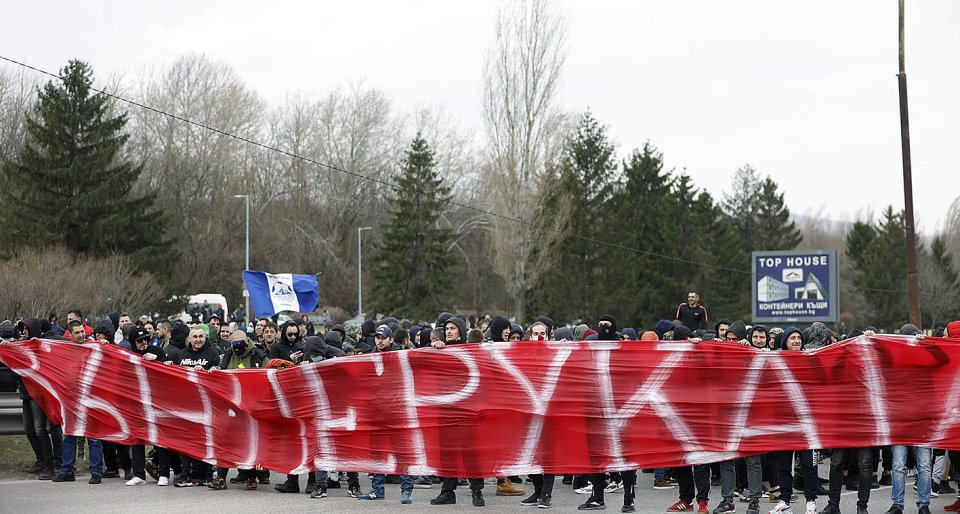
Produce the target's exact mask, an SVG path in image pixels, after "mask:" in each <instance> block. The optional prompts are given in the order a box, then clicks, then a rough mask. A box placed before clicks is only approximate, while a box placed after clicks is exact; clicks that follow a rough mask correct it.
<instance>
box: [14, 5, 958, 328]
mask: <svg viewBox="0 0 960 514" xmlns="http://www.w3.org/2000/svg"><path fill="white" fill-rule="evenodd" d="M566 45H567V42H566V20H565V19H564V18H563V16H562V15H561V14H559V13H558V12H556V11H555V10H553V8H552V7H551V6H550V5H549V4H548V3H546V2H544V1H538V0H533V1H527V2H515V3H511V4H507V5H505V6H504V8H503V10H502V12H501V13H500V16H499V17H498V21H497V26H496V39H495V41H494V44H493V46H492V48H491V50H490V53H489V55H488V56H487V59H486V63H485V66H484V88H483V105H482V107H483V114H484V126H483V129H484V130H483V132H482V134H473V133H471V132H469V131H467V130H464V129H462V128H461V127H459V126H458V125H457V123H456V122H455V121H453V120H451V119H450V117H449V116H447V115H446V114H445V113H444V111H443V109H442V108H440V107H428V108H420V109H418V110H415V111H413V112H405V111H403V110H401V109H399V108H397V107H395V106H394V105H393V104H392V102H391V100H390V98H389V96H388V94H387V92H384V91H380V90H377V89H371V88H366V87H364V86H363V85H362V84H353V85H350V86H349V87H343V88H338V89H335V90H333V91H330V92H327V93H326V94H324V95H323V96H320V97H312V96H307V95H305V94H295V95H291V96H289V97H288V98H287V100H286V101H285V102H284V103H283V105H281V106H278V107H271V106H268V105H267V103H266V102H265V101H263V100H262V98H261V97H260V96H259V95H258V94H257V93H256V92H255V91H253V90H251V89H250V88H249V87H247V86H246V85H245V84H244V83H243V81H242V80H241V79H240V78H239V77H238V76H237V74H236V72H235V71H234V70H233V69H231V68H230V67H229V66H227V65H226V64H223V63H220V62H217V61H215V60H212V59H210V58H207V57H205V56H202V55H188V56H184V57H181V58H179V59H177V60H176V61H175V62H174V63H173V64H171V65H169V66H167V67H165V68H163V69H160V70H155V71H149V70H148V71H145V72H142V73H141V74H140V75H138V76H136V77H134V78H132V79H115V80H112V81H109V80H108V81H107V82H106V83H98V82H97V81H96V80H95V79H94V72H93V69H92V67H91V65H90V64H89V63H86V62H84V61H82V60H72V61H70V62H69V63H67V64H66V65H65V66H64V68H63V69H62V70H61V71H60V75H61V79H54V80H49V81H47V82H46V83H43V84H38V83H37V82H35V81H34V80H32V79H31V77H30V76H28V75H26V74H25V73H23V72H21V73H18V72H17V71H16V70H13V69H11V68H10V67H9V66H8V67H5V68H2V69H0V114H2V117H0V157H2V168H0V181H2V182H0V190H2V193H0V269H3V270H4V271H5V272H9V273H14V272H16V270H19V271H18V272H19V273H21V274H22V275H23V276H37V275H36V273H35V272H34V274H32V275H31V274H28V273H26V272H24V269H25V268H24V266H26V267H28V268H29V267H30V265H31V263H32V262H39V260H38V259H36V258H34V257H30V256H35V255H37V252H43V253H51V254H56V255H58V259H59V260H58V261H57V262H62V263H64V264H62V265H60V266H59V268H60V269H69V268H70V267H71V266H76V267H77V269H81V268H82V269H88V268H89V269H103V267H102V266H101V267H96V265H95V263H96V262H99V261H106V260H111V261H110V262H112V263H113V264H111V266H112V267H113V268H123V269H124V270H129V271H130V272H129V273H113V274H109V275H105V276H104V278H103V279H104V280H109V281H112V282H111V287H110V288H107V287H105V286H104V285H103V284H101V285H100V287H98V286H97V284H96V281H91V283H90V284H89V286H88V287H89V288H91V290H90V291H89V292H88V293H87V296H86V297H88V298H96V299H97V301H96V302H93V301H92V300H91V303H94V304H96V305H97V307H96V308H98V309H99V308H102V309H104V312H106V311H107V310H112V309H114V308H131V309H137V308H140V309H144V310H146V309H147V308H148V307H149V308H151V309H152V310H157V311H158V312H163V311H164V310H165V309H166V310H170V309H173V308H175V307H174V306H173V305H171V304H169V303H168V300H169V299H170V298H171V297H173V296H174V295H176V294H183V293H195V292H222V293H224V294H226V295H227V297H228V299H229V300H230V301H231V302H232V303H233V304H237V303H239V302H241V301H242V299H241V296H240V291H241V274H240V270H241V269H242V267H243V260H244V236H245V234H244V205H243V200H242V199H237V198H234V195H235V194H249V195H250V202H251V234H250V240H251V268H253V269H260V270H267V271H272V272H293V273H307V274H319V277H320V283H321V303H322V304H324V305H332V306H339V307H342V308H343V309H345V310H346V311H348V312H355V311H356V309H357V298H356V291H357V278H358V277H357V271H356V270H357V259H358V255H357V243H358V241H357V237H358V232H357V228H358V227H363V226H370V227H373V230H372V231H370V232H367V235H366V238H365V240H364V241H363V242H362V244H363V245H364V248H365V250H364V252H365V257H364V264H365V265H364V270H363V272H364V277H363V278H364V284H365V285H369V287H366V288H365V289H366V290H367V293H366V296H365V302H364V303H365V304H367V305H368V306H369V307H371V308H368V309H366V310H367V312H368V313H369V314H373V313H374V312H380V313H385V314H392V315H396V316H406V317H409V318H411V319H431V318H432V317H433V316H435V314H436V313H437V312H438V311H439V310H458V311H479V312H502V313H507V314H510V315H512V316H514V317H516V318H517V319H518V320H528V319H531V318H533V317H536V316H537V315H539V314H543V313H549V314H550V315H551V316H553V317H555V318H556V319H560V320H567V321H573V320H576V319H581V318H584V319H590V318H591V317H592V316H596V315H597V314H598V313H601V312H611V313H614V314H615V315H616V316H617V317H618V319H621V320H623V321H622V323H623V324H624V325H628V326H629V325H633V326H638V327H639V326H644V325H646V326H649V325H650V324H652V323H654V322H655V321H656V320H657V319H660V318H664V317H666V318H670V317H672V315H673V313H674V312H675V309H676V304H677V303H679V302H680V301H681V300H682V299H683V298H684V297H685V292H686V291H688V290H697V291H698V292H700V293H701V295H702V297H703V298H704V301H705V302H706V303H707V304H708V306H709V307H710V311H711V314H713V315H714V316H717V315H722V316H726V317H730V318H743V319H749V314H750V304H749V300H750V299H749V294H750V281H751V276H750V261H749V257H750V252H752V251H754V250H780V249H792V248H837V249H839V250H840V251H841V254H842V258H841V263H842V264H841V265H842V269H841V311H842V313H843V314H842V320H841V321H842V322H843V323H844V324H845V325H847V326H848V327H853V326H862V325H863V324H866V323H872V324H876V325H880V326H884V327H894V326H897V324H898V323H901V322H902V321H903V320H904V319H905V318H906V313H907V309H906V293H905V286H904V284H905V282H906V281H905V265H904V264H903V259H904V258H905V257H904V255H903V253H904V252H903V244H904V243H903V241H904V239H903V230H904V229H903V221H902V214H901V213H897V212H894V211H893V209H892V208H888V209H887V210H885V211H884V212H883V213H882V215H881V216H880V217H879V219H878V220H876V221H874V220H872V219H865V220H862V221H858V222H856V223H854V224H853V225H852V226H850V227H843V228H842V229H840V230H838V229H836V228H825V226H824V225H823V224H819V223H817V221H816V220H813V221H810V220H807V221H805V222H799V223H798V221H797V217H795V216H792V215H791V213H790V210H789V209H788V206H787V203H786V201H785V197H784V193H783V192H782V191H780V190H779V187H778V185H777V183H776V182H775V181H774V180H773V179H772V178H771V177H770V176H767V175H765V174H763V173H761V172H760V171H758V170H756V169H754V168H753V167H751V166H750V165H745V166H743V167H741V168H740V169H739V170H736V171H734V172H733V173H732V177H731V180H730V183H729V187H728V188H727V189H726V190H725V191H724V192H723V194H722V195H721V196H719V197H718V196H715V195H713V194H711V193H710V192H709V191H706V190H704V189H703V188H700V187H697V185H696V184H695V183H694V180H693V179H692V177H691V176H690V175H688V174H687V173H686V171H684V170H681V171H677V170H675V169H672V168H670V167H668V166H667V165H666V163H665V162H666V161H665V158H664V155H663V153H662V152H661V151H660V150H658V149H657V147H656V146H655V145H654V143H652V142H651V141H647V142H643V143H642V144H641V145H639V146H637V147H636V148H634V149H631V150H629V151H627V152H626V153H625V154H621V153H620V151H619V150H618V148H616V147H615V146H614V145H613V144H612V143H611V142H610V138H609V135H608V133H609V130H610V128H609V127H607V126H605V125H604V124H603V122H602V120H598V119H596V118H595V117H594V115H593V114H592V113H591V112H589V111H584V112H581V113H570V112H563V111H561V110H560V109H559V108H558V106H557V101H556V96H557V92H558V88H559V85H558V84H559V78H560V77H561V74H562V69H563V64H564V62H565V58H566ZM94 87H96V88H97V89H102V90H106V91H109V92H111V94H115V95H117V96H120V97H124V98H129V99H132V100H135V101H137V102H139V103H142V104H144V105H148V106H150V107H152V108H154V109H155V110H148V109H142V108H139V107H135V106H132V105H131V104H128V103H124V102H122V101H119V100H117V99H116V98H114V97H113V96H110V95H106V94H103V93H100V92H97V91H94V90H93V89H92V88H94ZM158 111H162V112H158ZM167 114H170V115H173V117H172V116H169V115H167ZM178 118H180V119H178ZM183 119H187V120H192V121H193V122H194V123H186V122H184V121H183ZM211 128H215V129H216V130H211ZM245 140H246V141H245ZM249 141H255V142H258V143H261V144H259V145H257V144H251V143H249ZM277 150H281V151H277ZM957 211H958V209H953V210H951V215H950V217H949V220H948V223H947V225H946V227H945V229H944V230H943V231H942V232H941V233H938V234H936V236H935V237H934V238H932V239H931V240H930V241H929V243H928V244H921V246H922V248H920V250H921V252H920V256H921V260H920V272H921V289H922V295H923V312H924V316H925V319H926V320H928V321H929V323H931V324H935V323H937V322H942V321H944V320H947V319H952V318H955V317H957V316H958V314H960V309H958V303H960V300H958V296H957V293H956V290H957V285H960V283H958V279H957V272H956V269H957V255H958V250H960V248H958V247H960V236H958V230H957V229H958V227H960V215H958V214H957ZM811 245H812V246H811ZM367 252H369V253H367ZM46 265H47V266H48V267H49V266H50V264H49V263H47V264H46ZM109 267H110V266H108V267H107V268H109ZM34 271H35V270H34ZM4 276H8V275H7V273H5V274H4ZM64 279H65V278H64V277H62V276H60V275H58V280H64ZM118 281H119V283H118ZM127 284H129V285H130V287H137V288H139V290H140V291H146V292H147V293H140V294H137V295H131V294H120V293H118V292H116V290H120V291H123V290H125V286H126V285H127ZM30 290H31V288H30V287H29V286H24V287H22V288H20V289H18V291H19V292H18V293H17V295H18V296H24V295H26V296H29V295H30V294H31V293H30ZM78 294H79V295H80V296H81V297H83V294H82V293H78ZM8 296H9V295H5V298H6V297H8ZM44 298H47V297H46V296H45V297H44ZM26 300H27V299H26V298H17V299H13V298H6V299H5V300H3V301H2V302H0V310H2V314H3V315H4V316H17V315H25V314H29V315H45V312H40V311H43V310H46V309H50V310H55V309H57V308H59V306H58V305H52V304H50V303H49V302H46V303H45V302H44V301H35V302H33V303H30V302H29V301H26ZM132 301H135V302H138V303H137V305H131V304H130V302H132ZM124 302H126V303H124ZM30 310H34V311H37V310H39V311H38V312H27V311H30Z"/></svg>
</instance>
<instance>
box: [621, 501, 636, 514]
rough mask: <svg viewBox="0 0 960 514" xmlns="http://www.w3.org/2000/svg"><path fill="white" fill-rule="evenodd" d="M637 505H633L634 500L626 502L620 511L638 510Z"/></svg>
mask: <svg viewBox="0 0 960 514" xmlns="http://www.w3.org/2000/svg"><path fill="white" fill-rule="evenodd" d="M636 511H637V509H636V507H634V506H633V501H631V502H630V503H624V504H623V508H621V509H620V512H636Z"/></svg>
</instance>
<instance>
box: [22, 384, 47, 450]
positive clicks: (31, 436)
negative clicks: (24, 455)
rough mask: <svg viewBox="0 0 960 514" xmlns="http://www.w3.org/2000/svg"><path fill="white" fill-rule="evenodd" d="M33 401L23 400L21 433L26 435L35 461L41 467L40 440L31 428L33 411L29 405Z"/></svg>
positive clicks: (35, 431)
mask: <svg viewBox="0 0 960 514" xmlns="http://www.w3.org/2000/svg"><path fill="white" fill-rule="evenodd" d="M31 403H33V400H31V399H30V398H24V399H23V433H24V434H26V435H27V441H29V442H30V448H33V455H34V457H35V458H36V461H37V462H38V463H40V464H41V465H43V451H42V450H41V449H40V438H39V437H37V430H36V429H35V428H33V409H31V408H30V404H31Z"/></svg>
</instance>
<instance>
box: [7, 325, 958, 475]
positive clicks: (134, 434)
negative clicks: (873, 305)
mask: <svg viewBox="0 0 960 514" xmlns="http://www.w3.org/2000/svg"><path fill="white" fill-rule="evenodd" d="M958 357H960V342H958V341H956V340H948V339H926V340H922V341H917V340H915V339H913V338H901V337H873V338H868V337H860V338H858V339H855V340H850V341H846V342H844V343H841V344H838V345H833V346H830V347H828V348H825V349H822V350H819V351H816V352H811V353H806V352H789V351H780V352H761V351H756V350H753V349H751V348H749V347H745V346H741V345H737V344H730V343H701V344H696V345H694V344H690V343H685V342H678V343H667V342H662V343H654V344H651V343H646V342H643V343H641V342H520V343H489V344H488V343H484V344H476V345H464V346H458V347H447V348H445V349H443V350H435V349H419V350H411V351H401V352H390V353H382V354H380V353H377V354H368V355H360V356H353V357H344V358H340V359H335V360H330V361H325V362H321V363H317V364H307V365H301V366H296V367H294V368H289V369H282V370H277V369H247V370H234V371H215V372H213V373H207V372H203V371H200V372H198V371H194V370H192V369H187V368H183V367H178V366H163V365H162V364H160V363H157V362H147V361H144V360H142V359H141V358H140V357H139V356H138V355H135V354H133V353H131V352H128V351H126V350H123V349H121V348H119V347H116V346H112V345H100V344H96V343H87V344H73V343H69V342H57V341H39V340H31V341H25V342H18V343H11V344H8V345H5V346H0V360H2V361H3V362H4V363H6V364H7V366H9V367H10V368H12V369H13V370H14V371H16V372H17V373H19V374H20V375H22V376H23V378H24V380H25V382H26V384H27V388H28V390H29V392H30V394H31V395H32V396H33V397H34V398H37V399H38V401H40V402H41V405H43V407H44V410H45V411H46V412H47V413H48V414H49V415H50V417H51V418H52V419H54V420H55V421H58V422H61V421H62V425H63V431H64V433H66V434H74V435H84V436H88V437H96V438H101V439H104V440H109V441H116V442H121V443H125V444H133V443H141V442H149V443H154V444H157V445H160V446H164V447H167V448H170V449H173V450H175V451H178V452H181V453H184V454H186V455H190V456H192V457H195V458H198V459H202V460H204V461H207V462H211V463H217V464H218V465H220V466H224V467H237V466H239V467H250V466H252V465H255V464H262V465H263V466H265V467H267V468H269V469H272V470H275V471H280V472H296V473H300V472H305V471H308V470H342V471H351V470H356V471H371V472H382V473H408V474H413V475H419V474H438V475H442V476H469V477H482V476H495V475H496V476H499V475H512V474H521V473H535V472H543V471H547V472H553V473H574V472H591V471H603V470H620V469H631V468H638V467H647V468H649V467H666V466H672V465H679V464H692V463H705V462H713V461H718V460H723V459H729V458H732V457H735V456H743V455H753V454H757V453H762V452H768V451H774V450H789V449H803V448H841V447H861V446H875V445H886V444H922V445H929V446H934V447H938V448H952V449H960V423H958V421H960V373H958V365H960V359H958Z"/></svg>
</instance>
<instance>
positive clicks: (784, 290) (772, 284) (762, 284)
mask: <svg viewBox="0 0 960 514" xmlns="http://www.w3.org/2000/svg"><path fill="white" fill-rule="evenodd" d="M787 298H790V286H788V285H786V284H784V283H783V282H780V281H779V280H777V279H775V278H773V277H771V276H766V277H763V278H761V279H760V280H758V281H757V299H758V300H760V301H761V302H778V301H780V300H786V299H787Z"/></svg>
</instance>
